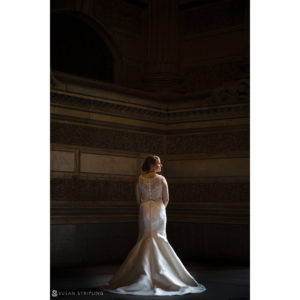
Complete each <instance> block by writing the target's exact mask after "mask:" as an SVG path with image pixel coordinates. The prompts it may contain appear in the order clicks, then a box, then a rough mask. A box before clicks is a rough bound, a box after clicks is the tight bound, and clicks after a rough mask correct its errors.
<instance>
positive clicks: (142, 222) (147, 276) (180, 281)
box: [101, 155, 206, 296]
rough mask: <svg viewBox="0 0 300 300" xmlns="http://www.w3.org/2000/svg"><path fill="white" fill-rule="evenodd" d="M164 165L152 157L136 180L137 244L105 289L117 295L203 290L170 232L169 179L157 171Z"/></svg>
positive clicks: (162, 293) (168, 293)
mask: <svg viewBox="0 0 300 300" xmlns="http://www.w3.org/2000/svg"><path fill="white" fill-rule="evenodd" d="M161 168H162V164H161V161H160V158H159V157H158V156H155V155H153V156H149V157H147V158H146V159H145V161H144V164H143V166H142V170H143V171H144V174H141V175H140V176H139V178H138V180H137V183H136V199H137V202H138V204H139V235H138V239H137V242H136V244H135V245H134V247H133V248H132V249H131V251H130V252H129V254H128V256H127V257H126V259H125V261H124V262H123V264H122V265H121V266H120V268H119V269H118V270H117V272H116V273H115V274H114V276H113V278H112V279H111V280H110V281H109V283H108V284H106V285H105V286H102V287H101V290H103V291H108V292H112V293H116V294H131V295H144V296H171V295H183V294H188V293H201V292H204V291H205V290H206V288H205V287H204V286H203V285H202V284H199V283H198V282H197V281H196V280H195V278H194V277H193V276H192V275H191V274H190V273H189V272H188V271H187V269H186V268H185V267H184V265H183V264H182V262H181V261H180V259H179V258H178V256H177V255H176V253H175V251H174V250H173V248H172V247H171V245H170V244H169V242H168V240H167V235H166V223H167V217H166V207H167V205H168V202H169V191H168V184H167V181H166V178H165V177H164V176H162V175H159V174H157V173H158V172H161Z"/></svg>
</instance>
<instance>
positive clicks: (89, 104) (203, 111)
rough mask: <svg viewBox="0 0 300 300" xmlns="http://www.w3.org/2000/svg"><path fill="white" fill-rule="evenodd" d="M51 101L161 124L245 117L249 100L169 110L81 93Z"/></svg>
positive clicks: (53, 95)
mask: <svg viewBox="0 0 300 300" xmlns="http://www.w3.org/2000/svg"><path fill="white" fill-rule="evenodd" d="M51 105H52V106H53V107H62V108H68V109H73V110H74V109H75V110H81V111H87V112H90V111H93V113H97V112H99V113H101V114H103V113H105V114H108V115H115V116H122V117H129V118H130V119H136V120H141V121H144V120H147V121H150V122H156V123H157V122H159V123H163V124H172V123H178V122H186V121H188V122H191V121H201V120H214V119H220V116H222V119H226V118H232V117H236V116H238V117H241V116H243V117H248V116H249V104H248V103H240V104H231V105H224V104H223V105H215V106H213V107H206V106H204V107H197V108H195V107H192V108H188V109H186V108H182V109H181V110H179V109H176V110H170V109H167V108H161V110H160V111H159V110H157V109H155V110H154V109H151V108H148V107H145V106H143V105H140V106H139V107H138V106H132V105H130V104H129V103H128V104H125V103H124V104H119V103H118V104H117V103H112V102H111V101H105V100H104V99H97V100H92V99H87V98H84V97H77V96H75V95H72V96H71V95H64V94H60V93H55V92H52V93H51Z"/></svg>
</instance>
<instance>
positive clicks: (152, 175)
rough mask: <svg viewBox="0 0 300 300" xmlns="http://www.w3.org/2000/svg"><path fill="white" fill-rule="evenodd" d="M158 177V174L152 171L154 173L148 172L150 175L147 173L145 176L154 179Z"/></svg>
mask: <svg viewBox="0 0 300 300" xmlns="http://www.w3.org/2000/svg"><path fill="white" fill-rule="evenodd" d="M155 175H156V172H155V171H152V172H148V173H145V174H144V176H146V177H154V176H155Z"/></svg>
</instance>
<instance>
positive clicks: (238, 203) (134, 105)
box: [51, 0, 250, 266]
mask: <svg viewBox="0 0 300 300" xmlns="http://www.w3.org/2000/svg"><path fill="white" fill-rule="evenodd" d="M161 2H162V1H160V0H158V1H155V3H154V2H153V3H154V4H155V5H154V4H153V5H149V3H148V2H147V1H146V0H138V1H131V0H111V1H106V0H101V1H96V0H84V1H81V0H79V1H78V0H76V1H75V0H63V1H56V0H52V2H51V6H52V8H51V9H52V12H53V13H58V12H60V13H67V12H68V13H71V14H76V15H77V16H80V18H82V20H83V21H85V22H87V24H88V25H89V26H91V27H92V28H93V29H94V30H95V31H96V32H97V33H98V34H99V36H101V38H103V39H104V40H105V41H106V43H107V45H108V47H109V48H110V49H111V51H112V54H113V56H114V59H115V60H116V66H117V67H116V70H115V74H116V78H115V82H114V84H108V83H103V82H100V81H93V80H88V79H86V78H81V77H76V76H71V75H70V74H64V73H59V72H52V76H51V151H52V152H51V224H52V234H51V238H52V243H51V247H52V250H51V254H52V264H53V266H62V265H76V264H77V265H78V264H85V265H86V264H94V263H103V262H109V261H110V262H121V261H123V259H124V258H125V256H126V255H127V254H128V251H129V250H130V248H131V247H132V245H133V243H134V242H135V240H136V238H137V216H138V206H137V205H136V203H135V195H134V189H133V187H134V183H135V180H136V178H137V176H138V175H139V172H140V166H141V163H142V161H143V159H144V158H145V156H147V155H148V154H158V155H160V156H161V158H162V161H163V163H164V168H163V173H162V174H163V175H164V176H166V178H167V179H168V183H169V188H170V203H169V206H168V208H167V213H168V229H167V232H168V237H169V240H170V242H171V244H172V245H173V246H174V248H175V250H176V252H177V253H178V254H179V255H180V256H181V257H182V258H183V259H191V260H198V261H199V258H201V259H203V260H205V261H206V262H208V261H214V262H216V261H218V260H219V261H227V262H232V263H234V262H235V263H248V262H249V146H250V145H249V24H248V23H249V7H248V6H249V5H248V2H247V1H244V0H224V1H184V0H180V1H178V5H177V7H176V5H175V6H174V2H173V1H165V2H164V4H162V3H161ZM158 8H159V9H158ZM158 10H159V12H160V13H161V16H162V17H160V18H155V14H156V13H157V11H158ZM155 11H156V13H155ZM150 12H152V13H150ZM164 15H165V16H169V17H168V18H167V17H166V18H164V17H163V16H164ZM153 18H155V19H153ZM167 19H168V20H169V23H168V26H164V25H166V24H164V22H166V20H167ZM162 26H164V29H165V30H163V31H161V30H160V28H162ZM169 32H170V34H169ZM153 43H154V44H153ZM170 51H171V52H170ZM169 54H170V55H169ZM145 91H148V92H145ZM149 91H150V92H149ZM151 91H152V92H151ZM153 92H154V93H153ZM108 229H109V230H108ZM120 243H121V244H122V245H124V247H123V248H122V249H119V247H117V246H118V245H120ZM185 243H186V245H188V246H184V245H185Z"/></svg>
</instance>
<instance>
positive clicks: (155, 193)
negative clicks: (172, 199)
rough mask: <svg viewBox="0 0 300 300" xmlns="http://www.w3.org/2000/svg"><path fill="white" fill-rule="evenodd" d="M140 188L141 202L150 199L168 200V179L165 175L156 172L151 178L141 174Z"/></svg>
mask: <svg viewBox="0 0 300 300" xmlns="http://www.w3.org/2000/svg"><path fill="white" fill-rule="evenodd" d="M138 182H139V190H140V195H141V203H142V202H145V201H149V200H158V199H161V200H163V201H164V200H168V197H169V195H168V189H167V181H166V179H165V177H164V176H162V175H158V174H156V176H154V177H152V178H150V177H148V178H147V177H145V176H142V175H140V176H139V179H138Z"/></svg>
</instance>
